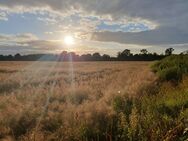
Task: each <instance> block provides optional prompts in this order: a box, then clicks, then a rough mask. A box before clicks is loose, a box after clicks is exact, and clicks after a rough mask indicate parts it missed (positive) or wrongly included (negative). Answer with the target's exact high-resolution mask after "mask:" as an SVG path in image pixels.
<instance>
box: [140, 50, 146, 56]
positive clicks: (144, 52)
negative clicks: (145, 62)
mask: <svg viewBox="0 0 188 141" xmlns="http://www.w3.org/2000/svg"><path fill="white" fill-rule="evenodd" d="M140 53H141V54H144V55H145V54H148V51H147V49H141V50H140Z"/></svg>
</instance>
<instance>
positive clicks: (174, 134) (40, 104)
mask: <svg viewBox="0 0 188 141" xmlns="http://www.w3.org/2000/svg"><path fill="white" fill-rule="evenodd" d="M40 63H41V66H42V67H41V70H38V71H36V70H34V69H36V68H37V67H34V68H32V67H29V69H24V71H20V70H21V69H23V68H24V67H27V66H28V65H31V64H29V63H27V62H26V63H23V62H19V63H18V64H15V65H12V68H11V69H14V70H17V72H12V75H10V74H9V75H8V74H7V73H3V74H1V73H0V76H1V77H0V79H1V80H2V83H1V86H3V89H0V139H14V140H18V141H52V140H54V141H81V140H82V141H90V140H93V141H105V140H106V141H125V140H132V141H134V140H135V141H137V140H140V141H141V140H143V141H145V140H148V141H155V140H156V141H159V140H166V141H174V140H185V139H186V138H187V137H188V133H187V125H188V122H187V118H188V109H187V108H188V91H187V87H188V77H186V76H182V78H181V79H182V81H181V83H179V84H178V85H177V86H176V87H174V85H173V83H171V82H168V81H165V82H162V83H157V82H156V81H157V77H156V76H155V75H154V74H153V73H152V72H151V71H150V68H149V65H150V64H149V63H147V62H99V63H97V62H92V63H87V62H85V63H74V64H73V66H74V78H73V79H74V90H72V87H71V86H72V80H71V79H70V72H69V69H68V66H69V64H68V63H57V64H56V65H55V66H56V67H55V68H53V69H52V70H51V71H50V72H49V66H51V65H50V63H53V62H40ZM159 63H161V64H162V62H159ZM1 66H4V67H5V68H6V69H9V68H8V67H7V66H8V65H7V64H3V63H2V64H1ZM18 66H19V67H18ZM47 72H48V73H47ZM5 76H6V77H5ZM26 80H27V81H26ZM10 84H18V86H17V87H13V86H11V85H10ZM6 86H7V88H6ZM9 87H10V88H11V89H10V91H6V89H9ZM52 87H53V89H52ZM49 93H50V94H49ZM47 101H48V102H47Z"/></svg>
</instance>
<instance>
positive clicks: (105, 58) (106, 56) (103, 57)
mask: <svg viewBox="0 0 188 141" xmlns="http://www.w3.org/2000/svg"><path fill="white" fill-rule="evenodd" d="M102 59H103V60H105V61H107V60H110V55H108V54H104V55H103V56H102Z"/></svg>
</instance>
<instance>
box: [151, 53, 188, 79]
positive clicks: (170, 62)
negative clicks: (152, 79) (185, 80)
mask: <svg viewBox="0 0 188 141" xmlns="http://www.w3.org/2000/svg"><path fill="white" fill-rule="evenodd" d="M152 70H153V71H154V72H155V73H157V75H158V76H159V78H160V79H161V80H175V81H180V80H182V77H183V75H187V74H188V55H183V54H182V55H171V56H169V57H167V58H164V59H163V60H162V61H158V62H156V63H155V64H154V65H152Z"/></svg>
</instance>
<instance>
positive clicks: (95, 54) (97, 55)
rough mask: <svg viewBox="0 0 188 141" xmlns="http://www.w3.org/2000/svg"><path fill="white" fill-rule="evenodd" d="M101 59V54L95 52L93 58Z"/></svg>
mask: <svg viewBox="0 0 188 141" xmlns="http://www.w3.org/2000/svg"><path fill="white" fill-rule="evenodd" d="M100 59H101V55H100V54H99V53H98V52H96V53H93V60H100Z"/></svg>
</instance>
